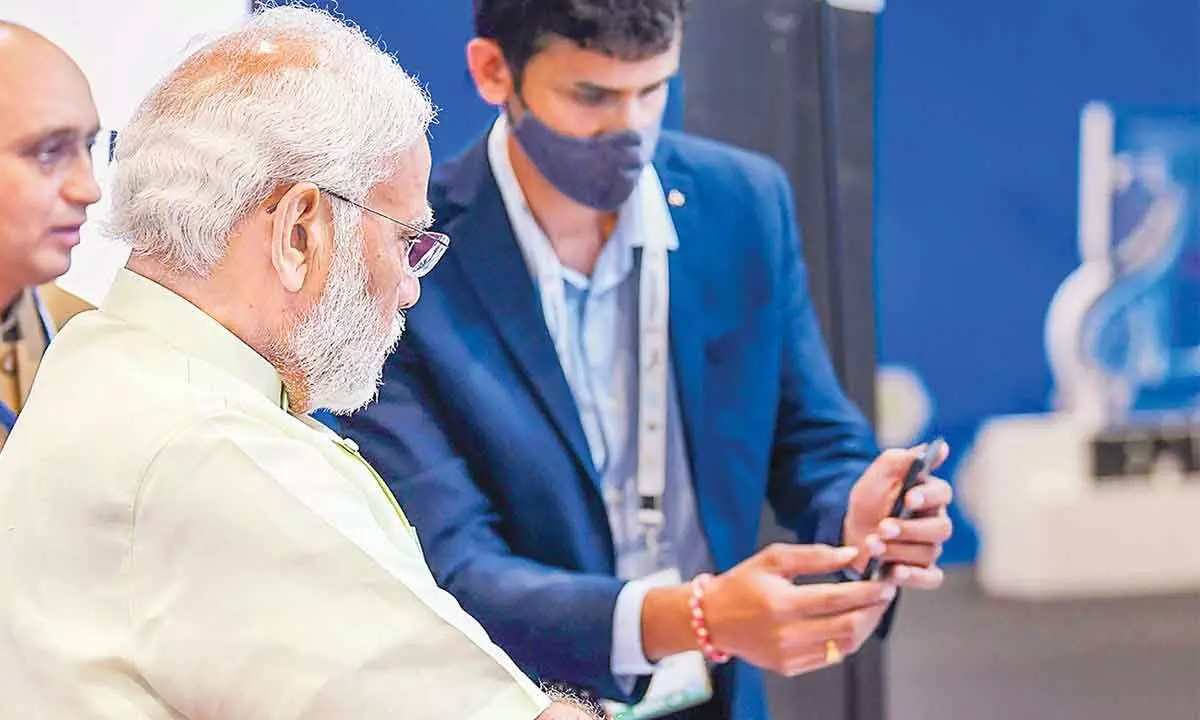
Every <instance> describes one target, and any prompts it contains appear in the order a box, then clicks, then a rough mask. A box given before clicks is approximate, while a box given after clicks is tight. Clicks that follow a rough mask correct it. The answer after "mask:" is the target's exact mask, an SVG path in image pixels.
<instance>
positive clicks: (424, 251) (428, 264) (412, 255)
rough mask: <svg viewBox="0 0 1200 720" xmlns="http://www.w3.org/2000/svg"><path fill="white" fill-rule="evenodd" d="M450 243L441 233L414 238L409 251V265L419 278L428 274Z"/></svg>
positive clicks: (422, 234) (430, 233)
mask: <svg viewBox="0 0 1200 720" xmlns="http://www.w3.org/2000/svg"><path fill="white" fill-rule="evenodd" d="M447 244H448V242H447V241H446V239H445V236H444V235H442V234H441V233H434V232H423V233H421V234H420V235H417V236H416V237H415V238H413V241H412V245H411V246H410V247H409V249H408V265H409V267H411V268H412V271H413V274H414V275H416V276H417V277H421V276H422V275H424V274H426V273H428V272H429V271H430V270H432V269H433V266H434V265H436V264H437V262H438V260H440V259H441V258H442V254H443V253H445V251H446V245H447Z"/></svg>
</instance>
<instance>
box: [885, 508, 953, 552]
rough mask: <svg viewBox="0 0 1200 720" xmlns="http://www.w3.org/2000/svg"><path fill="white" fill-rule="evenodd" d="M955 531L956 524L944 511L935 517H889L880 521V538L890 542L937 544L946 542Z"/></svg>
mask: <svg viewBox="0 0 1200 720" xmlns="http://www.w3.org/2000/svg"><path fill="white" fill-rule="evenodd" d="M953 532H954V525H953V523H951V522H950V518H949V517H947V516H946V515H945V514H944V513H940V514H938V515H934V516H933V517H921V518H912V519H908V520H895V519H892V518H889V519H887V520H884V521H883V522H881V523H879V533H878V534H879V538H880V539H881V540H883V541H884V542H886V543H888V544H894V543H897V542H906V543H925V544H930V545H936V544H941V543H944V542H946V541H947V540H949V539H950V535H951V534H953Z"/></svg>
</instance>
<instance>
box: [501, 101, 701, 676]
mask: <svg viewBox="0 0 1200 720" xmlns="http://www.w3.org/2000/svg"><path fill="white" fill-rule="evenodd" d="M488 160H489V162H490V164H491V168H492V174H493V175H494V176H495V178H496V183H497V185H498V186H499V188H500V194H501V197H502V198H503V200H504V205H505V209H506V211H507V213H508V217H509V221H510V222H511V223H512V227H513V234H514V235H515V236H516V239H517V243H518V244H519V245H520V247H521V253H522V255H523V256H524V258H525V262H526V265H527V266H528V267H529V270H530V274H531V275H532V276H533V278H534V282H535V284H536V285H537V286H538V290H539V298H540V300H541V303H542V311H543V316H544V317H545V319H546V325H547V328H548V329H549V330H550V335H551V337H552V338H553V339H554V344H555V349H556V350H557V352H558V356H559V362H560V363H561V365H562V368H563V374H564V375H565V376H566V379H567V384H568V385H569V386H570V389H571V394H572V396H573V397H574V399H575V407H576V409H577V410H578V412H579V419H580V422H581V424H582V425H583V431H584V434H585V435H586V436H587V442H588V449H589V451H590V453H591V456H592V462H593V464H594V466H595V468H596V470H597V471H598V472H599V474H600V476H601V479H602V484H603V488H604V501H605V507H606V508H607V511H608V522H609V527H610V529H611V531H612V537H613V545H614V550H615V554H616V560H617V576H618V577H619V578H621V579H623V580H628V581H629V582H627V583H626V584H625V586H624V587H623V588H622V590H621V592H620V594H619V595H618V597H617V604H616V609H615V611H614V614H613V656H612V670H613V674H614V675H616V676H618V677H622V678H627V682H628V683H630V684H632V682H633V680H634V677H633V676H637V675H647V674H650V673H651V672H653V670H654V665H653V664H651V663H650V662H649V661H648V660H647V659H646V656H645V653H644V651H643V648H642V623H641V616H642V603H643V601H644V599H645V596H646V592H647V591H648V590H649V589H650V588H652V587H654V586H655V585H658V584H662V583H663V580H661V579H654V578H648V577H647V576H649V575H651V574H653V573H655V572H657V571H659V570H664V569H667V568H672V567H673V568H678V570H679V572H680V574H681V576H682V577H683V578H684V579H687V578H691V577H693V576H695V575H696V574H698V573H701V572H704V571H707V570H711V569H712V567H713V562H712V557H711V555H710V554H709V549H708V540H707V538H705V536H704V531H703V529H702V528H701V527H700V520H699V517H698V514H697V511H696V499H695V495H694V493H693V490H692V474H691V467H690V466H689V465H688V456H687V445H686V439H685V437H684V431H683V422H682V418H681V415H680V411H679V401H678V397H677V394H676V390H675V378H674V373H673V372H672V373H668V378H669V380H668V383H669V385H668V394H667V401H668V405H667V412H668V416H667V482H666V492H665V493H664V496H663V510H664V514H665V516H666V525H665V527H664V528H663V534H662V541H663V542H662V547H661V551H660V554H659V560H658V562H657V563H656V562H654V561H653V559H652V558H651V557H650V555H649V553H647V552H646V547H645V542H644V538H643V537H642V534H641V531H640V528H639V526H638V522H637V514H636V513H637V507H638V492H637V484H636V475H637V406H638V387H637V383H638V363H637V358H638V275H639V274H638V273H637V272H634V271H635V270H636V269H637V268H638V264H639V257H640V251H639V252H635V249H637V248H640V247H641V246H642V245H643V244H644V239H645V236H646V233H648V232H662V233H665V234H667V235H668V236H669V237H668V243H667V245H668V247H669V248H672V249H673V248H674V247H676V246H677V245H678V238H677V237H676V236H675V229H674V227H672V226H670V225H669V223H667V225H668V226H667V227H652V225H653V223H652V222H651V221H650V218H651V217H655V216H657V217H669V214H667V213H665V212H664V213H658V214H657V215H652V214H650V213H647V212H646V211H645V203H649V202H662V203H664V205H665V202H666V201H665V200H664V199H663V197H662V193H661V192H660V187H659V183H658V182H657V176H655V175H653V173H654V169H653V167H649V166H648V167H647V168H646V171H645V172H644V174H643V176H642V179H641V180H640V181H639V188H638V189H637V190H635V191H634V193H633V194H632V195H631V196H630V198H629V200H627V201H626V202H625V204H624V205H623V206H622V207H621V210H620V214H619V217H618V220H617V224H616V227H615V228H614V230H613V234H612V236H611V237H609V239H608V241H607V242H606V243H605V244H604V247H603V249H602V250H601V252H600V256H599V257H598V258H597V261H596V266H595V268H594V269H593V271H592V275H591V277H586V276H584V275H583V274H581V273H579V272H576V271H574V270H572V269H570V268H567V267H564V266H563V265H562V264H561V262H559V260H558V257H557V255H556V254H555V252H554V249H553V246H552V245H551V244H550V240H549V239H548V238H547V237H546V234H545V233H544V232H543V231H542V229H541V227H540V226H539V225H538V223H537V221H536V220H535V219H534V217H533V214H532V213H531V212H530V211H529V208H528V206H527V205H526V203H525V196H524V193H523V192H522V190H521V187H520V185H519V183H518V182H517V179H516V176H515V174H514V173H513V170H512V165H511V164H510V162H509V157H508V126H507V123H506V122H505V120H504V118H503V117H501V118H500V119H499V120H497V122H496V124H495V125H494V126H493V128H492V131H491V134H490V135H489V137H488ZM651 187H653V189H654V190H653V192H652V191H651Z"/></svg>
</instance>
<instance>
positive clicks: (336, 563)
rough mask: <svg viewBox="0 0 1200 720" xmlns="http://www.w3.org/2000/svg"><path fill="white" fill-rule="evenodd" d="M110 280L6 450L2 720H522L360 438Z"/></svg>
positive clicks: (485, 647)
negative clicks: (361, 449) (293, 407)
mask: <svg viewBox="0 0 1200 720" xmlns="http://www.w3.org/2000/svg"><path fill="white" fill-rule="evenodd" d="M285 405H286V398H285V396H284V393H283V389H282V386H281V384H280V380H279V377H278V375H277V374H276V372H275V370H274V368H273V367H272V366H271V365H270V364H269V363H267V362H266V361H265V360H264V359H263V358H262V357H260V356H259V355H258V354H256V353H255V352H254V351H252V350H251V349H250V348H249V347H248V346H246V345H245V344H243V343H242V342H241V341H240V340H238V339H237V338H236V337H235V336H234V335H232V334H231V333H230V332H228V331H227V330H226V329H225V328H223V327H222V326H221V325H219V324H218V323H217V322H215V321H214V320H212V319H211V318H210V317H209V316H207V315H206V314H204V313H203V312H201V311H200V310H198V309H197V308H195V307H194V306H192V305H191V304H189V303H188V302H186V301H185V300H183V299H182V298H180V297H179V296H177V295H175V294H173V293H171V292H169V291H167V290H166V289H164V288H162V287H160V286H159V285H156V284H154V283H152V282H150V281H148V280H146V279H144V278H142V277H140V276H138V275H136V274H133V273H131V272H128V271H122V273H121V275H120V276H119V277H118V279H117V282H116V284H115V285H114V288H113V290H112V293H111V294H110V296H109V298H108V300H107V301H106V303H105V307H104V309H102V310H99V311H94V312H89V313H85V314H83V315H80V316H78V317H77V318H76V319H75V320H73V321H72V322H71V324H70V325H69V326H67V327H66V328H65V329H64V330H63V332H62V333H60V334H59V335H58V337H57V338H56V339H55V340H54V342H53V344H52V345H51V347H50V350H49V352H48V353H47V354H46V357H45V359H44V360H43V362H42V365H41V368H40V370H39V374H38V377H37V380H36V382H35V385H34V388H33V392H32V395H31V396H30V399H29V402H28V404H27V405H26V406H25V408H24V410H23V412H22V416H21V422H20V423H19V424H18V425H17V428H16V430H15V431H14V432H13V434H12V436H11V437H10V438H9V441H8V444H7V445H6V446H5V448H4V451H3V453H0V718H14V719H15V718H22V719H23V718H30V719H31V720H32V719H33V718H36V719H37V720H57V719H58V718H63V719H67V718H69V719H70V720H82V719H90V718H104V719H107V718H131V719H133V718H137V719H139V720H140V719H153V720H157V719H158V718H179V717H186V718H192V719H194V720H200V719H201V718H204V719H210V718H211V719H213V720H217V719H220V720H270V719H279V720H283V719H285V718H287V719H291V718H305V719H306V720H307V719H312V720H316V719H318V718H320V719H325V718H328V719H331V720H333V719H336V720H372V719H375V718H378V719H380V720H384V719H385V718H386V719H387V720H398V719H411V720H418V719H421V718H431V719H432V718H437V719H439V720H442V719H450V718H453V719H455V720H458V719H471V718H474V719H478V720H508V719H510V718H511V719H512V720H531V719H532V718H535V717H537V716H538V715H539V714H540V712H541V711H542V710H544V709H545V708H546V707H547V706H548V705H549V701H548V700H547V699H546V697H545V696H544V695H543V694H542V693H541V692H540V691H539V690H538V689H537V688H536V687H535V686H534V685H533V684H532V683H531V682H530V681H529V680H528V679H527V678H526V677H525V676H524V675H522V674H521V672H520V671H519V670H518V669H517V668H516V667H515V666H514V665H513V663H512V662H511V661H510V660H509V659H508V658H507V657H506V656H505V655H504V654H503V652H502V651H501V650H499V649H498V648H497V647H496V646H495V645H493V644H492V643H491V642H490V641H489V640H488V638H487V636H486V635H485V633H484V631H483V629H482V628H481V627H480V626H479V625H478V624H477V623H476V622H475V621H474V620H472V619H471V618H470V617H469V616H467V615H466V613H464V612H463V611H462V610H461V609H460V607H459V606H458V604H457V603H456V602H455V601H454V599H453V598H451V597H450V595H448V594H447V593H445V592H443V591H441V590H439V589H438V588H437V586H436V585H435V583H434V580H433V577H432V575H431V574H430V572H429V570H428V568H427V566H426V564H425V561H424V559H423V557H422V555H421V551H420V547H419V545H418V544H417V542H416V538H415V535H414V534H413V532H412V530H411V528H410V527H409V526H408V523H407V521H405V520H403V518H402V515H400V514H399V513H398V510H397V509H396V508H395V507H394V505H393V502H394V501H393V500H392V499H391V497H390V495H389V494H386V490H385V489H383V488H381V487H380V483H379V482H378V480H377V477H376V476H375V475H374V473H373V471H371V470H370V469H369V467H368V466H367V465H366V464H365V463H364V462H363V461H362V459H361V458H360V457H359V456H358V455H357V453H356V452H354V447H353V444H351V443H349V442H347V441H344V440H342V439H341V438H338V437H337V436H335V435H333V433H331V432H329V431H327V430H326V429H325V428H323V427H322V426H320V425H319V424H317V423H315V422H313V421H311V420H308V419H307V418H304V419H301V418H298V417H296V416H294V415H291V414H289V413H288V412H286V411H285V410H284V409H282V407H283V406H285Z"/></svg>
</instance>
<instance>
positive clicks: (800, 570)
mask: <svg viewBox="0 0 1200 720" xmlns="http://www.w3.org/2000/svg"><path fill="white" fill-rule="evenodd" d="M857 556H858V548H853V547H838V548H835V547H832V546H829V545H791V544H787V543H776V544H774V545H770V546H768V547H767V548H765V549H763V550H762V551H761V552H759V553H758V555H756V556H755V558H756V559H757V560H758V561H760V562H761V563H762V565H763V567H764V569H765V570H766V571H767V572H769V573H772V574H774V575H779V576H780V577H785V578H788V579H789V580H791V579H794V578H796V577H799V576H801V575H825V574H827V573H831V572H837V571H838V570H841V569H842V568H844V567H846V566H847V565H849V564H850V562H851V561H852V560H854V558H855V557H857Z"/></svg>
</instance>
